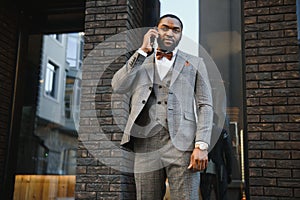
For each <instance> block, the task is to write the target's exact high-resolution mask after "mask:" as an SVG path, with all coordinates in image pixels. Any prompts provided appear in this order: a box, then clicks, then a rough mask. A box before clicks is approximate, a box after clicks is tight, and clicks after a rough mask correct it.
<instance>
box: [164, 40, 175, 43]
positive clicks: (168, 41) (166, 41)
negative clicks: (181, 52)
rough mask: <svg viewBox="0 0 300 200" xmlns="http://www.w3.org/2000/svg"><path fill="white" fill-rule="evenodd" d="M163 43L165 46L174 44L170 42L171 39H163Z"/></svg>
mask: <svg viewBox="0 0 300 200" xmlns="http://www.w3.org/2000/svg"><path fill="white" fill-rule="evenodd" d="M164 42H165V43H166V44H173V43H174V40H172V39H164Z"/></svg>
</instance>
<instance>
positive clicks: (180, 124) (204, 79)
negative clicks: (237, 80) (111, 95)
mask: <svg viewBox="0 0 300 200" xmlns="http://www.w3.org/2000/svg"><path fill="white" fill-rule="evenodd" d="M154 61H155V59H154V54H152V55H150V56H148V57H146V58H145V57H144V56H142V55H140V54H139V53H138V52H135V53H134V54H133V56H131V57H130V59H129V60H128V61H127V63H126V64H125V65H124V66H123V67H122V68H121V69H120V70H119V71H118V72H117V73H116V74H115V75H114V77H113V79H112V88H113V92H116V93H119V94H125V93H126V94H128V95H129V96H130V98H128V101H129V102H128V104H129V106H130V109H129V110H130V113H129V116H128V119H127V123H126V126H125V129H124V134H123V137H122V140H121V145H124V144H126V143H128V142H129V141H130V135H132V133H133V132H134V130H133V129H134V128H133V127H134V126H133V125H134V122H135V120H136V119H137V117H138V116H139V114H140V113H141V111H142V109H143V107H144V105H145V104H146V102H147V99H148V98H149V96H150V93H151V88H152V86H153V77H154V67H155V63H154ZM167 105H168V110H167V121H168V128H169V133H170V137H171V140H172V143H173V145H174V146H175V147H176V148H177V149H179V150H182V151H186V150H193V149H194V143H195V142H196V141H203V142H206V143H208V144H209V143H210V138H211V128H212V121H213V108H212V94H211V87H210V83H209V79H208V76H207V70H206V67H205V64H204V62H203V59H202V58H198V57H195V56H192V55H189V54H187V53H184V52H182V51H180V50H179V51H178V52H177V54H176V60H175V63H174V68H173V71H172V78H171V83H170V87H169V95H168V102H167Z"/></svg>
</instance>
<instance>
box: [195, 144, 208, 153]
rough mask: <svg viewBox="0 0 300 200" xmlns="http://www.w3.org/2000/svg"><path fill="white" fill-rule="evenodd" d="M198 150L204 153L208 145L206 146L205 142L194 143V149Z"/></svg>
mask: <svg viewBox="0 0 300 200" xmlns="http://www.w3.org/2000/svg"><path fill="white" fill-rule="evenodd" d="M196 148H198V149H200V150H202V151H205V150H207V149H208V144H206V143H205V142H200V143H196V144H195V149H196Z"/></svg>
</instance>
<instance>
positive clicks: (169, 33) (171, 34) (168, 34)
mask: <svg viewBox="0 0 300 200" xmlns="http://www.w3.org/2000/svg"><path fill="white" fill-rule="evenodd" d="M167 36H169V37H173V36H174V33H173V30H172V29H171V28H169V30H168V31H167Z"/></svg>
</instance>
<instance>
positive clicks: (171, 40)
mask: <svg viewBox="0 0 300 200" xmlns="http://www.w3.org/2000/svg"><path fill="white" fill-rule="evenodd" d="M157 28H158V33H159V38H158V39H157V43H158V47H159V48H160V49H161V50H165V51H173V50H174V49H175V47H177V45H178V44H179V42H180V40H181V37H182V28H183V24H182V21H181V20H180V19H179V18H178V17H177V16H175V15H172V14H167V15H164V16H162V17H161V18H160V19H159V21H158V24H157Z"/></svg>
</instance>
